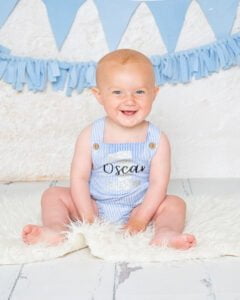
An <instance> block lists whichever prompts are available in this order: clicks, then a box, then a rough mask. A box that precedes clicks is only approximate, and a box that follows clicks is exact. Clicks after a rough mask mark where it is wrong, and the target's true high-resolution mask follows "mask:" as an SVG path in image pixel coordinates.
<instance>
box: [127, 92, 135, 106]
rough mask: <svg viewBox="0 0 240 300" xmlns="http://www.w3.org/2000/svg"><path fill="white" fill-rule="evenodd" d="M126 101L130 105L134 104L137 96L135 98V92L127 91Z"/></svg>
mask: <svg viewBox="0 0 240 300" xmlns="http://www.w3.org/2000/svg"><path fill="white" fill-rule="evenodd" d="M125 103H126V104H128V105H134V104H135V98H134V95H133V93H131V92H128V93H126V95H125Z"/></svg>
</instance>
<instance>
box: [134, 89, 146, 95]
mask: <svg viewBox="0 0 240 300" xmlns="http://www.w3.org/2000/svg"><path fill="white" fill-rule="evenodd" d="M136 94H138V95H141V94H145V91H143V90H138V91H136Z"/></svg>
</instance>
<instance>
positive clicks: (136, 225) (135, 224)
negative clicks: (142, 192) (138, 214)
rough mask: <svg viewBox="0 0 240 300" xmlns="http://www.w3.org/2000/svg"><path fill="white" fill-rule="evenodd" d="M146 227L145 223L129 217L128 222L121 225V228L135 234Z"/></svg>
mask: <svg viewBox="0 0 240 300" xmlns="http://www.w3.org/2000/svg"><path fill="white" fill-rule="evenodd" d="M146 227H147V223H146V222H144V221H141V220H138V219H136V218H130V219H129V220H128V222H127V223H126V224H125V225H124V226H123V229H124V230H126V231H128V232H129V233H130V234H136V233H138V232H141V231H144V230H145V229H146Z"/></svg>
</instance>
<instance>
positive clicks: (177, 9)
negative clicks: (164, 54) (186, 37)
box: [146, 0, 192, 52]
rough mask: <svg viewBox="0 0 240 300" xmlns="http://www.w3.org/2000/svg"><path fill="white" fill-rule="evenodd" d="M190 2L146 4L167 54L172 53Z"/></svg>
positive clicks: (160, 1)
mask: <svg viewBox="0 0 240 300" xmlns="http://www.w3.org/2000/svg"><path fill="white" fill-rule="evenodd" d="M191 1H192V0H177V1H176V0H159V1H152V2H150V1H149V2H147V1H146V5H147V6H148V7H149V9H150V10H151V12H152V14H153V16H154V18H155V21H156V23H157V26H158V28H159V31H160V33H161V36H162V39H163V41H164V43H165V45H166V48H167V49H168V52H174V50H175V48H176V45H177V41H178V37H179V34H180V32H181V29H182V26H183V23H184V20H185V15H186V12H187V10H188V7H189V5H190V3H191Z"/></svg>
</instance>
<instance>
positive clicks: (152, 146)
mask: <svg viewBox="0 0 240 300" xmlns="http://www.w3.org/2000/svg"><path fill="white" fill-rule="evenodd" d="M148 147H149V148H150V149H152V150H153V149H155V148H156V144H155V143H149V145H148Z"/></svg>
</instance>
